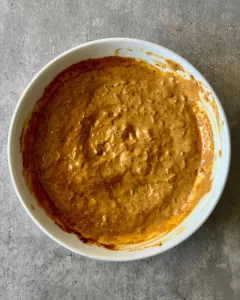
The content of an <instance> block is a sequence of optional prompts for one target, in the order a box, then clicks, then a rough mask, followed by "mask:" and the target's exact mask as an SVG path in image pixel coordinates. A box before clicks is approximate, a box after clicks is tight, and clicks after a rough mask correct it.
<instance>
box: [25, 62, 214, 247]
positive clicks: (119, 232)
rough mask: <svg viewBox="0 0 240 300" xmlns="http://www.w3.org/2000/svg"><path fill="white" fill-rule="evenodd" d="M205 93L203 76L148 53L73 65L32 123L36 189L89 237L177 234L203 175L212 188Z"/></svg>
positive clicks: (54, 212)
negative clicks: (188, 75)
mask: <svg viewBox="0 0 240 300" xmlns="http://www.w3.org/2000/svg"><path fill="white" fill-rule="evenodd" d="M198 100H199V85H198V82H197V81H195V80H194V79H191V80H190V79H189V80H187V79H184V78H183V77H181V76H180V75H179V74H177V73H176V74H173V73H171V72H163V71H161V70H159V69H157V68H155V67H153V66H150V65H149V64H147V63H146V62H144V61H141V60H135V59H132V58H122V57H106V58H101V59H95V60H87V61H83V62H80V63H78V64H76V65H73V66H71V67H70V68H68V69H66V70H65V71H63V72H62V73H60V74H59V75H58V76H57V77H56V78H55V79H54V80H53V81H52V82H51V83H50V85H49V86H48V87H47V89H46V90H45V92H44V94H43V96H42V97H41V99H40V100H39V101H38V103H37V105H36V106H35V108H34V111H33V113H32V114H31V116H30V117H29V119H28V120H27V121H26V125H25V128H24V131H23V135H22V151H23V165H24V175H25V178H26V180H27V182H28V185H29V187H30V189H31V191H32V192H33V193H34V195H35V196H36V198H37V200H38V202H39V203H40V204H41V205H42V206H43V207H44V208H45V210H46V212H47V213H48V214H49V215H50V216H51V217H52V218H53V219H54V220H55V222H56V223H57V224H58V225H59V226H60V227H61V228H62V229H64V230H66V231H69V232H74V233H76V234H78V235H79V237H80V238H81V239H82V240H84V241H86V242H93V243H98V244H102V245H105V246H108V245H115V246H116V247H117V245H118V244H127V243H137V242H140V241H143V240H146V239H149V238H152V237H154V236H156V235H159V234H164V233H166V232H168V231H169V230H171V229H172V228H174V227H175V226H177V225H178V224H179V222H181V221H182V219H183V218H184V217H186V215H187V214H188V213H189V212H190V211H191V210H192V208H193V207H194V205H195V204H196V203H197V201H198V200H199V197H198V196H197V194H198V193H201V192H200V183H199V185H198V187H197V177H198V175H199V174H200V173H201V174H203V178H204V180H205V183H203V184H202V186H204V192H208V191H209V189H210V180H209V177H210V173H211V172H210V171H211V170H210V169H211V168H210V167H209V166H210V165H211V163H212V160H213V152H211V151H213V146H212V144H211V141H210V140H211V128H210V125H209V121H208V119H207V117H206V116H205V115H204V114H202V113H201V112H200V110H199V108H198V106H197V101H198ZM203 132H204V133H205V134H204V137H203ZM206 141H207V142H206ZM209 141H210V142H209ZM206 148H207V150H206ZM204 155H205V158H204V159H203V157H204ZM207 179H208V181H207Z"/></svg>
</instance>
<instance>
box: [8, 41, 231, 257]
mask: <svg viewBox="0 0 240 300" xmlns="http://www.w3.org/2000/svg"><path fill="white" fill-rule="evenodd" d="M113 41H114V42H125V43H126V42H131V43H141V44H142V45H143V47H144V45H146V46H147V45H148V46H154V47H158V48H159V49H161V50H163V51H166V52H168V53H169V54H170V55H171V54H172V55H173V56H175V57H177V58H179V59H181V60H182V61H184V63H185V64H186V65H188V66H190V67H191V68H192V69H193V70H194V72H195V73H197V74H198V75H200V76H201V77H202V78H203V79H204V80H205V82H206V83H207V87H208V89H209V90H210V91H211V93H212V94H213V96H214V100H215V101H216V103H217V106H218V109H219V110H220V111H221V115H222V119H223V121H224V127H225V133H226V145H225V146H226V163H225V169H224V170H225V172H224V174H223V181H222V182H223V184H222V186H220V188H219V190H218V193H217V195H216V196H215V197H214V198H213V199H214V201H213V204H212V206H211V208H210V209H209V210H208V211H207V212H206V213H205V214H204V215H203V216H202V218H201V220H200V221H199V222H198V223H197V224H195V225H194V227H192V229H191V230H190V231H189V232H187V233H186V235H185V236H182V237H181V238H180V239H178V240H176V241H174V240H173V242H172V244H170V245H169V246H168V247H167V248H166V249H162V248H161V247H160V248H158V249H157V247H156V249H157V251H155V252H154V253H151V252H150V253H143V252H142V253H141V250H135V251H133V252H134V253H135V254H136V255H135V256H134V257H132V256H129V257H111V256H109V257H105V256H101V255H92V254H90V255H88V254H86V253H85V252H81V251H76V250H75V249H74V248H72V247H71V246H69V245H68V244H67V243H65V242H63V241H60V240H59V239H57V238H56V237H54V236H53V235H52V234H51V233H50V232H49V231H48V230H46V229H45V228H44V227H43V226H42V224H41V222H39V221H38V220H37V219H36V218H35V216H34V215H33V213H32V211H31V210H30V208H29V207H28V206H27V205H26V203H25V200H24V197H23V195H22V193H21V191H20V190H19V188H18V185H17V182H16V178H15V176H16V175H15V173H14V170H13V163H12V151H13V148H12V141H13V139H14V136H13V132H14V126H15V123H16V120H17V116H18V112H19V109H20V107H21V105H22V103H23V102H24V99H25V96H26V94H27V93H28V91H29V90H30V88H31V86H32V85H33V83H34V82H35V81H36V79H37V78H38V77H39V76H40V75H42V74H43V73H44V72H45V71H46V70H47V69H48V68H49V67H50V66H52V65H54V64H55V63H56V62H57V61H59V60H60V59H62V58H64V57H65V56H67V55H68V54H70V53H72V52H74V51H76V50H79V49H82V48H85V47H90V46H93V45H96V44H101V43H108V42H113ZM7 157H8V166H9V172H10V177H11V180H12V183H13V186H14V189H15V192H16V194H17V196H18V199H19V200H20V202H21V204H22V206H23V207H24V209H25V211H26V212H27V214H28V215H29V216H30V217H31V219H32V220H33V221H34V223H35V224H36V225H37V226H38V227H39V228H40V229H41V230H42V231H43V232H44V233H45V234H46V235H47V236H49V237H50V238H51V239H52V240H54V241H55V242H57V243H58V244H60V245H61V246H63V247H65V248H67V249H68V250H70V251H72V252H75V253H77V254H81V255H82V256H85V257H88V258H92V259H97V260H103V261H133V260H139V259H144V258H148V257H151V256H155V255H157V254H160V253H163V252H165V251H167V250H170V249H172V248H174V247H176V246H177V245H179V244H180V243H182V242H183V241H185V240H186V239H188V238H189V237H190V236H191V235H193V234H194V233H195V232H196V231H197V230H198V229H199V228H200V227H201V226H202V225H203V224H204V223H205V221H206V220H207V219H208V217H209V216H210V215H211V213H212V212H213V210H214V209H215V207H216V205H217V203H218V202H219V200H220V198H221V195H222V193H223V190H224V188H225V185H226V182H227V178H228V174H229V169H230V161H231V139H230V130H229V125H228V121H227V118H226V115H225V112H224V109H223V106H222V104H221V102H220V100H219V98H218V96H217V95H216V93H215V91H214V90H213V88H212V86H211V85H210V84H209V82H208V81H207V80H206V78H205V77H204V76H203V75H202V74H201V73H200V72H199V71H198V70H197V69H196V68H195V67H194V66H193V65H192V64H191V63H189V62H188V61H187V60H186V59H185V58H183V57H182V56H180V55H178V54H177V53H175V52H174V51H172V50H170V49H168V48H166V47H163V46H161V45H158V44H156V43H152V42H148V41H145V40H141V39H135V38H124V37H116V38H105V39H98V40H94V41H90V42H86V43H83V44H80V45H78V46H76V47H73V48H71V49H69V50H67V51H65V52H63V53H61V54H60V55H58V56H57V57H55V58H54V59H52V60H51V61H50V62H48V63H47V64H46V65H45V66H44V67H43V68H42V69H40V71H39V72H37V74H36V75H35V76H34V77H33V79H32V80H31V81H30V82H29V84H28V85H27V87H26V88H25V90H24V92H23V93H22V95H21V97H20V99H19V100H18V103H17V105H16V107H15V110H14V113H13V116H12V119H11V123H10V127H9V132H8V143H7ZM56 226H57V225H56ZM115 251H116V250H115ZM119 252H121V250H120V251H119ZM131 252H132V251H131Z"/></svg>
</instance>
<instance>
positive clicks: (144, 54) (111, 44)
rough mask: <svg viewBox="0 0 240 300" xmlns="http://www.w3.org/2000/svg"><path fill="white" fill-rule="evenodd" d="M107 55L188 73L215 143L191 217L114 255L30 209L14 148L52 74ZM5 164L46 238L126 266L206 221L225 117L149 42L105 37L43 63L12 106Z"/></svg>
mask: <svg viewBox="0 0 240 300" xmlns="http://www.w3.org/2000/svg"><path fill="white" fill-rule="evenodd" d="M112 55H120V56H128V57H134V58H141V59H145V60H146V61H148V62H149V63H151V64H154V61H156V59H157V58H158V59H171V60H173V61H175V62H177V63H179V64H180V65H181V66H182V67H183V68H184V69H185V71H186V72H187V73H188V74H192V75H193V76H194V77H195V79H196V80H198V81H200V82H201V83H202V85H203V86H204V89H205V90H206V91H207V92H208V93H209V95H210V97H211V99H212V101H211V102H210V103H212V104H210V103H209V102H208V103H207V102H206V103H205V109H206V111H207V114H208V116H209V119H210V121H211V124H212V128H213V133H214V134H213V135H214V144H215V154H214V166H213V175H212V177H213V178H212V188H211V191H210V192H209V193H208V194H206V195H205V196H204V197H203V198H202V199H201V200H200V201H199V203H198V204H197V205H196V207H195V208H194V210H193V211H192V212H191V214H190V215H189V216H188V217H187V218H186V219H184V221H183V222H182V223H181V224H180V225H179V226H178V227H176V228H175V229H174V230H173V231H171V232H170V233H168V234H167V235H165V236H164V237H161V238H158V239H155V240H154V241H148V242H145V244H143V245H138V247H132V249H130V248H131V247H127V249H125V250H117V251H113V250H108V249H105V248H101V247H98V246H94V245H88V244H84V243H83V242H81V241H80V240H79V239H78V238H77V236H76V235H74V234H69V233H66V232H64V231H62V230H61V229H60V228H59V227H58V226H57V225H56V224H55V223H54V222H53V221H52V220H51V219H50V218H49V217H48V216H47V215H46V213H45V212H44V211H43V209H42V208H41V207H39V206H38V205H37V204H36V200H35V199H34V197H33V196H32V195H31V194H30V192H29V189H28V187H27V185H26V182H25V179H24V177H23V173H22V171H23V166H22V156H21V152H20V143H19V139H20V136H21V132H22V128H23V122H24V120H25V119H26V117H27V116H28V115H29V113H30V112H31V110H32V109H33V107H34V105H35V103H36V101H37V100H38V99H39V98H40V96H41V95H42V93H43V91H44V89H45V88H46V86H47V85H48V84H49V83H50V81H51V80H52V79H53V78H54V77H55V76H56V75H57V74H59V73H60V72H61V71H62V70H64V69H65V68H67V67H69V66H71V65H72V64H74V63H77V62H79V61H81V60H84V59H88V58H99V57H104V56H112ZM8 161H9V169H10V174H11V178H12V181H13V185H14V188H15V190H16V193H17V195H18V198H19V199H20V201H21V203H22V205H23V207H24V208H25V210H26V212H27V213H28V215H29V216H30V217H31V218H32V220H33V221H34V222H35V223H36V224H37V225H38V226H39V227H40V228H41V229H42V231H44V232H45V233H46V234H47V235H48V236H49V237H51V238H52V239H53V240H55V241H56V242H58V243H59V244H60V245H62V246H64V247H66V248H67V249H69V250H71V251H73V252H76V253H79V254H81V255H84V256H87V257H90V258H95V259H100V260H108V261H129V260H135V259H141V258H146V257H149V256H153V255H156V254H159V253H162V252H164V251H166V250H168V249H171V248H173V247H174V246H176V245H178V244H179V243H181V242H182V241H184V240H185V239H187V238H188V237H189V236H191V235H192V234H193V233H194V232H195V231H196V230H197V229H198V228H199V227H200V226H201V225H202V224H203V223H204V222H205V221H206V219H207V218H208V217H209V215H210V214H211V212H212V211H213V209H214V207H215V206H216V204H217V202H218V201H219V198H220V197H221V194H222V191H223V188H224V186H225V183H226V180H227V175H228V171H229V163H230V135H229V128H228V123H227V120H226V116H225V113H224V110H223V108H222V105H221V103H220V101H219V99H218V97H217V95H216V94H215V92H214V91H213V89H212V87H211V86H210V85H209V83H208V82H207V80H206V79H205V78H204V77H203V76H202V75H201V74H200V73H199V72H198V71H197V70H196V69H195V68H194V67H193V66H192V65H191V64H190V63H189V62H187V61H186V60H185V59H183V58H182V57H180V56H179V55H177V54H176V53H174V52H172V51H170V50H168V49H166V48H164V47H161V46H159V45H156V44H153V43H150V42H146V41H142V40H137V39H129V38H111V39H103V40H97V41H93V42H89V43H86V44H83V45H80V46H77V47H75V48H73V49H70V50H69V51H66V52H64V53H63V54H61V55H59V56H58V57H57V58H55V59H53V60H52V61H51V62H50V63H48V64H47V65H46V66H45V67H44V68H43V69H42V70H41V71H40V72H39V73H38V74H37V75H36V76H35V77H34V78H33V80H32V81H31V82H30V83H29V85H28V86H27V88H26V90H25V91H24V93H23V94H22V96H21V98H20V100H19V101H18V104H17V107H16V109H15V112H14V115H13V118H12V122H11V125H10V130H9V139H8ZM33 207H34V209H33ZM156 245H158V246H156Z"/></svg>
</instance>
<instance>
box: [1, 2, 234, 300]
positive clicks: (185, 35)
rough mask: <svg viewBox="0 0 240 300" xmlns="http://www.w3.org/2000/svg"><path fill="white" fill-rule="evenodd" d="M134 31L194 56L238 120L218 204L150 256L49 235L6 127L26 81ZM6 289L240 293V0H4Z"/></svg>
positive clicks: (74, 295) (83, 294) (178, 299)
mask: <svg viewBox="0 0 240 300" xmlns="http://www.w3.org/2000/svg"><path fill="white" fill-rule="evenodd" d="M116 36H123V37H136V38H141V39H146V40H149V41H153V42H156V43H159V44H161V45H163V46H166V47H169V48H170V49H172V50H175V51H176V52H178V53H179V54H180V55H182V56H184V57H185V58H187V59H188V60H189V61H190V62H191V63H192V64H193V65H195V66H196V67H197V68H198V69H199V70H200V71H201V72H202V73H203V75H205V76H206V78H207V79H208V80H209V82H210V83H211V84H212V85H213V87H214V89H215V90H216V92H217V93H218V95H219V97H220V99H221V101H222V103H223V105H224V108H225V110H226V113H227V116H228V118H229V121H230V127H231V133H232V147H233V151H232V152H233V155H232V166H231V172H230V177H229V180H228V183H227V187H226V189H225V191H224V194H223V196H222V198H221V200H220V203H219V205H218V206H217V208H216V210H215V211H214V213H213V214H212V216H211V217H210V219H209V220H208V221H207V222H206V224H205V225H204V226H203V227H202V228H201V229H200V230H198V232H197V233H195V234H194V236H193V237H192V238H190V239H189V240H188V241H186V242H184V243H183V244H182V245H180V246H178V247H177V248H175V249H173V250H171V251H169V252H167V253H165V254H162V255H159V256H156V257H154V258H150V259H146V260H143V261H135V262H129V263H107V262H100V261H94V260H90V259H86V258H83V257H81V256H79V255H75V254H72V253H71V252H70V251H68V250H66V249H64V248H62V247H60V246H59V245H58V244H56V243H55V242H53V241H52V240H50V239H49V238H48V237H47V236H45V234H44V233H42V232H41V231H40V229H38V228H37V226H36V225H35V224H34V223H33V222H32V221H31V220H30V218H29V217H28V216H27V214H26V212H25V211H24V209H23V208H22V206H21V204H20V202H19V201H18V199H17V197H16V195H15V192H14V190H13V186H12V183H11V181H10V177H9V173H8V165H7V155H6V148H7V134H8V128H9V123H10V119H11V116H12V113H13V110H14V108H15V106H16V103H17V101H18V99H19V97H20V95H21V93H22V92H23V90H24V89H25V87H26V85H27V84H28V82H29V81H30V79H31V78H32V77H33V75H34V74H36V72H37V71H39V70H40V69H41V68H42V67H43V66H44V65H45V64H46V63H47V62H49V61H50V60H51V59H52V58H54V57H55V56H57V55H58V54H60V53H62V52H63V51H65V50H67V49H69V48H71V47H73V46H76V45H78V44H80V43H83V42H86V41H89V40H93V39H99V38H104V37H116ZM0 40H1V42H0V232H1V235H0V299H1V300H5V299H10V300H15V299H29V300H30V299H31V300H32V299H42V300H48V299H51V300H52V299H53V300H55V299H56V300H61V299H99V300H101V299H117V300H118V299H138V300H141V299H154V300H155V299H161V300H183V299H185V300H202V299H204V300H205V299H206V300H210V299H215V300H221V299H224V300H232V299H235V300H239V299H240V182H239V179H238V178H239V177H238V178H237V176H239V170H240V133H239V132H240V99H239V97H240V1H239V0H235V1H231V0H225V1H223V0H206V1H203V0H198V1H197V0H192V1H188V0H179V1H174V0H171V1H170V0H168V1H167V0H164V1H163V0H162V1H160V0H159V1H157V0H148V1H144V0H133V1H129V0H113V1H106V0H99V1H97V0H96V1H94V0H89V1H86V0H85V1H83V0H82V1H77V0H72V1H70V0H65V1H58V0H38V1H37V0H36V1H30V0H29V1H28V0H25V1H24V0H20V1H17V0H16V1H7V0H1V2H0Z"/></svg>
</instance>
